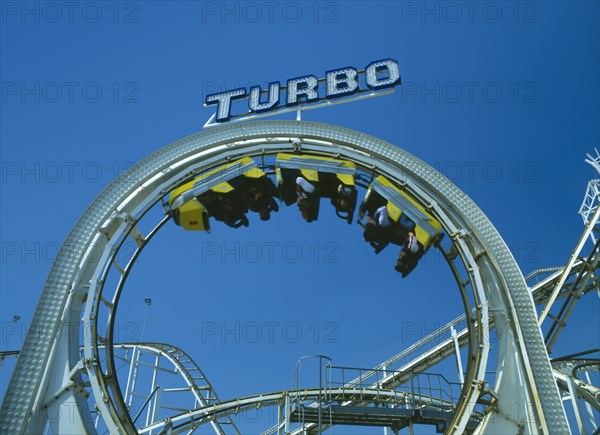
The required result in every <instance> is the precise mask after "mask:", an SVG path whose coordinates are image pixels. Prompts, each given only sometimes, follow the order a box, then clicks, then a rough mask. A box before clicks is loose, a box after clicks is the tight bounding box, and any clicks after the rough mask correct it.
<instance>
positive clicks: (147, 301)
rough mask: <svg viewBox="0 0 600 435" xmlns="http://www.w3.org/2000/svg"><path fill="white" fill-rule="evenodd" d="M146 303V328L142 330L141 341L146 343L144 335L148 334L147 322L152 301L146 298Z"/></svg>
mask: <svg viewBox="0 0 600 435" xmlns="http://www.w3.org/2000/svg"><path fill="white" fill-rule="evenodd" d="M144 302H146V315H145V316H144V327H143V328H142V338H141V339H140V341H144V333H145V332H146V322H147V321H148V311H150V305H152V299H150V298H145V299H144Z"/></svg>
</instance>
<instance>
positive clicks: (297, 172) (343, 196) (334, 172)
mask: <svg viewBox="0 0 600 435" xmlns="http://www.w3.org/2000/svg"><path fill="white" fill-rule="evenodd" d="M275 172H276V177H277V186H278V188H279V192H280V194H279V195H280V199H281V200H282V201H283V202H284V203H285V204H286V205H290V204H293V203H294V202H296V203H298V206H299V208H300V209H301V211H302V214H303V216H304V217H305V219H306V220H307V221H308V222H311V221H314V220H316V219H317V218H318V214H319V204H320V201H319V200H320V198H321V197H324V198H330V199H331V203H332V205H333V206H334V207H335V211H336V214H337V215H338V216H339V217H340V218H342V219H345V220H346V221H348V223H351V222H352V218H353V215H354V210H355V208H356V198H357V192H356V187H355V177H356V165H355V164H354V163H353V162H349V161H346V160H339V159H333V158H331V157H323V156H316V155H307V154H286V153H279V154H277V158H276V160H275ZM298 177H301V178H304V180H306V182H308V183H309V185H310V186H312V188H313V191H312V192H310V194H308V195H306V194H305V196H307V198H301V197H300V196H301V195H302V193H300V192H301V191H302V189H299V187H298V183H297V180H298ZM305 193H306V192H305ZM304 202H309V203H310V204H308V205H307V207H306V208H307V209H306V210H303V207H304V205H303V204H304Z"/></svg>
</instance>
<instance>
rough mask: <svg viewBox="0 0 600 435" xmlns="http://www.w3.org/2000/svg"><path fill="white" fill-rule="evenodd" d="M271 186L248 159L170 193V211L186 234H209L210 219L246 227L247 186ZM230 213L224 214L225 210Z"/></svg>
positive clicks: (221, 168)
mask: <svg viewBox="0 0 600 435" xmlns="http://www.w3.org/2000/svg"><path fill="white" fill-rule="evenodd" d="M253 182H254V183H255V182H258V183H260V184H265V185H268V183H271V184H272V182H271V181H270V180H269V179H268V177H267V176H266V174H265V173H264V172H263V171H262V170H261V169H260V168H259V167H258V166H257V165H256V162H254V160H252V159H251V158H249V157H244V158H242V159H239V160H236V161H235V162H232V163H228V164H226V165H223V166H219V167H218V168H216V169H213V170H211V171H208V172H205V173H203V174H202V175H200V176H199V177H197V178H195V179H193V180H192V181H189V182H187V183H185V184H183V185H181V186H179V187H178V188H176V189H174V190H173V191H172V192H171V195H170V197H169V208H170V210H171V213H172V215H173V219H174V220H175V223H176V224H177V225H180V226H181V227H182V228H183V229H185V230H196V231H210V221H209V219H208V218H209V216H210V217H214V218H215V219H217V220H222V221H224V222H225V223H226V224H228V225H230V226H233V227H238V226H241V225H245V226H247V222H248V220H247V218H246V216H245V213H246V212H247V211H248V207H247V205H246V204H245V203H244V200H243V198H242V196H241V195H242V192H241V191H242V190H243V189H244V188H245V186H246V183H253ZM224 205H226V206H227V210H223V206H224Z"/></svg>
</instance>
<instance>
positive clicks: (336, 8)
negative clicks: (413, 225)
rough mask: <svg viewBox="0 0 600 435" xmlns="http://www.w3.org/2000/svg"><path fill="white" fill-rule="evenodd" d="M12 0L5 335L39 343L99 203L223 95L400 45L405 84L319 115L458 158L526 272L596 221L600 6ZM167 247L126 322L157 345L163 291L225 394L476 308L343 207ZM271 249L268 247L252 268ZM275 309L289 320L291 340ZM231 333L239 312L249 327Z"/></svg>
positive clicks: (6, 19)
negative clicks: (409, 265)
mask: <svg viewBox="0 0 600 435" xmlns="http://www.w3.org/2000/svg"><path fill="white" fill-rule="evenodd" d="M1 8H2V16H1V43H0V44H1V45H0V49H1V65H0V73H1V81H2V94H1V98H2V100H1V105H0V109H1V118H0V139H1V162H2V181H1V184H0V188H1V193H2V195H1V199H0V201H1V205H2V207H1V212H0V213H1V223H2V225H1V230H0V236H1V240H2V263H1V265H2V274H1V278H0V284H1V287H0V318H1V322H2V331H3V332H2V341H1V343H0V349H2V350H6V349H18V348H19V347H20V345H21V341H22V337H23V336H24V331H25V330H26V328H27V325H29V323H30V320H31V316H32V314H33V311H34V309H35V305H36V301H37V299H38V297H39V294H40V291H41V289H42V287H43V285H44V281H45V278H46V276H47V274H48V272H49V270H50V267H51V263H52V259H53V258H54V256H55V254H56V251H57V249H58V247H59V246H60V244H61V243H62V241H63V240H64V238H65V237H66V235H67V234H68V232H69V230H70V229H71V227H72V226H73V225H74V223H75V221H76V220H77V218H78V217H79V216H80V214H81V213H82V212H83V210H84V209H85V207H87V205H88V204H89V203H90V202H91V201H92V200H93V199H94V198H95V197H96V196H97V195H98V193H99V192H100V191H101V190H102V189H103V188H104V187H105V186H106V185H108V184H109V183H110V182H111V181H112V180H113V179H114V178H115V176H116V175H117V174H118V173H120V172H122V171H123V170H125V169H127V168H128V167H129V166H130V165H131V164H132V163H134V162H137V161H139V160H140V159H142V158H144V157H145V156H147V155H149V154H151V153H152V152H154V151H156V150H158V149H160V148H162V147H163V146H165V145H167V144H169V143H171V142H173V141H175V140H177V139H179V138H182V137H185V136H188V135H190V134H193V133H196V132H198V131H201V130H202V126H203V124H204V122H205V121H206V120H207V119H208V118H209V117H210V115H211V114H212V113H213V109H212V108H204V107H203V102H204V98H205V96H206V95H207V94H209V93H212V92H215V91H220V90H226V89H232V88H236V87H240V86H242V87H244V86H245V87H248V86H250V85H251V84H256V83H259V84H264V83H267V82H270V81H281V82H284V81H285V80H287V79H289V78H292V77H297V76H302V75H306V74H314V75H316V76H318V77H323V76H324V74H325V72H326V71H328V70H331V69H335V68H341V67H345V66H349V65H351V66H354V67H356V68H359V69H362V68H364V67H365V66H366V65H367V64H368V63H370V62H371V61H374V60H378V59H383V58H393V59H396V60H397V61H398V63H399V65H400V72H401V76H402V82H403V84H402V86H400V87H399V88H397V91H396V93H395V94H394V95H391V96H386V97H382V98H377V99H373V100H369V101H363V102H355V103H352V104H347V105H341V106H337V107H334V108H325V109H321V110H316V111H310V112H307V113H305V114H304V119H306V120H310V121H319V122H325V123H331V124H335V125H340V126H343V127H347V128H351V129H354V130H357V131H361V132H365V133H368V134H371V135H374V136H377V137H379V138H382V139H384V140H387V141H389V142H391V143H393V144H395V145H397V146H399V147H401V148H403V149H405V150H407V151H409V152H411V153H412V154H414V155H416V156H417V157H419V158H420V159H422V160H424V161H425V162H427V163H429V164H430V165H432V166H433V167H435V168H437V169H439V170H440V171H441V172H442V173H444V174H445V175H447V176H448V177H449V178H450V179H451V180H452V181H454V182H455V183H456V184H457V185H458V186H459V187H460V188H461V189H462V190H463V191H464V192H465V193H467V194H468V195H469V196H470V197H471V198H472V199H473V200H474V201H475V202H476V203H477V204H478V205H479V206H480V207H481V209H482V210H483V211H484V212H485V213H486V214H487V215H488V217H489V218H490V220H491V221H492V222H493V223H494V225H495V226H496V227H497V229H498V230H499V232H500V234H501V235H502V236H503V237H504V239H505V241H506V243H507V244H508V246H509V247H510V248H511V249H512V250H513V253H514V255H515V258H516V259H517V261H518V262H519V264H520V266H521V267H522V270H523V272H524V273H525V274H526V273H528V272H530V271H532V270H534V269H536V268H538V267H548V266H557V265H562V264H564V263H565V262H566V261H567V259H568V256H569V255H570V253H571V251H572V249H573V247H574V246H575V244H576V242H577V240H578V239H579V237H580V235H581V233H582V231H583V225H582V222H581V218H580V216H579V215H578V214H577V211H578V209H579V206H580V203H581V200H582V198H583V194H584V192H585V188H586V184H587V182H588V181H589V180H590V179H591V178H594V177H597V175H598V174H596V173H595V171H594V170H593V169H592V168H591V167H590V166H588V165H587V164H585V163H584V158H585V155H586V153H592V152H593V150H594V147H598V146H600V140H599V139H600V132H599V126H598V119H600V98H599V96H600V90H599V80H598V77H600V61H599V59H600V56H599V55H600V42H599V41H600V38H599V36H600V35H599V20H600V6H599V3H598V2H511V3H508V2H506V3H505V2H501V3H498V2H474V3H473V5H472V6H469V7H467V6H465V5H464V4H463V3H462V2H450V3H441V2H430V3H422V2H392V1H389V2H359V1H356V2H277V4H276V5H274V4H271V3H269V2H250V3H242V2H227V3H223V2H170V3H166V2H124V3H103V2H98V3H97V2H81V3H77V5H76V6H73V9H69V8H70V6H65V5H64V4H62V3H41V2H30V3H22V2H2V3H1ZM292 117H293V115H287V116H286V115H282V116H280V118H282V119H291V118H292ZM154 243H155V244H154V245H151V246H150V247H149V248H148V250H147V252H145V253H144V256H143V258H141V260H140V264H139V268H136V269H135V271H134V273H133V274H132V276H131V279H130V281H129V283H128V288H127V289H126V294H125V295H124V297H123V302H122V307H121V308H120V311H119V315H118V319H119V322H120V325H121V326H120V328H121V330H120V331H119V333H120V334H121V336H122V337H124V339H139V335H140V329H141V326H140V325H141V324H142V323H143V319H144V313H145V308H146V307H145V304H144V302H143V299H144V298H145V297H151V298H152V299H153V305H152V307H151V309H150V313H149V320H148V325H147V329H146V332H145V338H146V339H148V340H153V341H164V342H170V343H173V344H176V345H178V346H180V347H182V348H184V349H185V350H186V351H187V352H188V353H190V354H191V355H192V356H193V357H195V358H196V359H197V361H198V362H199V364H200V366H201V367H202V368H203V369H204V370H205V371H206V372H207V375H208V376H209V377H210V379H211V380H212V382H213V383H214V384H215V387H216V388H217V391H218V392H219V394H220V395H221V396H222V397H229V398H232V397H236V396H238V395H247V394H253V393H258V392H267V391H274V390H281V389H286V388H290V387H291V379H292V373H293V368H294V364H295V362H296V360H297V359H298V358H300V357H301V356H303V355H306V354H315V353H322V354H325V355H328V356H330V357H332V358H333V359H334V363H336V364H339V365H347V366H361V367H367V366H372V365H375V364H377V363H379V362H381V361H383V360H385V359H386V358H388V357H390V356H392V355H394V354H395V353H397V352H399V351H400V350H402V349H403V348H405V347H407V346H408V345H410V344H411V343H412V342H414V341H415V340H416V339H418V338H420V336H421V335H425V334H426V333H427V332H430V331H432V330H433V329H435V328H436V327H437V326H440V325H442V324H444V323H445V322H447V321H448V320H450V319H452V318H454V317H456V316H457V315H458V314H460V310H461V303H460V300H459V297H458V293H457V292H456V290H455V287H454V285H453V284H452V281H451V279H452V278H451V276H450V273H449V271H448V270H447V268H446V267H444V266H443V265H442V264H441V263H440V262H439V260H438V261H436V259H435V258H432V259H431V261H427V262H426V263H425V264H422V265H421V266H419V268H417V270H415V272H414V273H413V274H412V275H411V276H410V277H409V278H407V279H405V280H402V279H401V278H400V277H399V275H398V274H396V273H395V272H394V270H393V268H392V265H393V261H394V258H395V256H396V255H397V252H396V250H395V249H393V248H388V249H386V250H385V251H384V252H383V253H381V254H380V255H378V256H377V257H376V256H374V255H373V254H372V252H371V251H370V249H369V248H368V246H367V245H366V244H365V243H364V242H363V240H362V237H361V233H360V231H359V228H358V227H357V226H356V225H352V226H348V225H346V224H344V223H343V222H342V221H340V220H336V219H334V217H332V216H331V215H326V214H322V216H321V218H320V219H319V221H318V222H316V223H313V224H306V223H304V222H303V221H302V220H301V219H300V217H299V215H298V213H297V211H296V210H295V209H292V208H290V209H289V210H288V209H286V208H285V207H282V211H281V212H280V213H279V214H277V215H274V216H273V218H272V219H271V221H269V222H266V223H264V222H260V221H258V219H252V220H251V224H250V227H249V228H248V229H239V230H235V231H234V230H229V229H228V228H226V227H224V226H222V225H219V224H217V225H215V226H214V231H213V233H212V234H211V235H210V236H209V235H205V234H191V233H186V232H183V231H181V229H180V228H177V227H175V226H174V225H172V224H171V225H168V227H167V228H165V230H163V231H162V232H161V233H159V236H157V239H156V240H155V242H154ZM265 243H266V244H267V245H265ZM269 243H271V244H273V245H271V246H276V247H275V251H274V253H273V254H274V257H273V261H268V260H267V259H266V254H267V246H269V245H268V244H269ZM277 243H279V244H278V245H275V244H277ZM256 246H259V247H260V249H262V251H261V253H262V255H263V256H262V257H261V260H259V261H257V262H253V261H251V260H249V258H248V255H252V254H248V253H249V252H250V251H249V249H253V248H255V247H256ZM286 246H293V249H296V248H298V249H299V250H300V252H301V253H302V257H301V258H299V259H298V260H297V261H296V260H294V257H293V254H291V253H290V252H287V251H285V250H284V247H286ZM215 249H216V250H217V251H218V252H216V253H214V254H212V253H213V252H214V250H215ZM227 249H229V250H233V251H236V250H237V252H239V253H240V259H239V261H237V259H236V257H235V255H231V254H225V253H224V252H225V251H226V250H227ZM290 249H291V248H290ZM588 249H589V247H588ZM244 250H246V251H244ZM244 253H245V254H244ZM329 260H331V261H329ZM428 260H429V259H428ZM599 309H600V306H599V303H598V298H595V297H593V296H591V295H590V296H588V297H587V298H586V302H584V303H580V304H579V305H578V306H577V308H576V311H575V314H574V317H573V318H572V321H571V322H570V323H569V326H568V328H567V329H566V331H565V332H564V333H563V337H562V338H563V339H562V340H561V341H559V344H558V345H557V346H556V348H555V349H556V350H555V352H554V354H555V355H557V356H558V355H563V354H568V353H572V352H576V351H579V350H583V349H589V348H592V347H598V345H599V342H600V338H599V333H598V330H599V328H598V326H599V325H598V323H599V320H598V312H599ZM14 315H19V316H20V317H21V319H20V320H19V321H18V322H17V323H16V324H13V316H14ZM131 323H133V324H135V325H137V326H136V327H135V328H137V329H135V328H134V329H131V328H130V324H131ZM255 323H256V324H259V325H262V326H261V328H262V330H261V332H262V333H263V335H262V338H261V339H260V340H258V341H257V342H252V341H253V340H248V337H247V336H246V337H244V335H243V334H242V333H241V331H242V330H243V328H244V327H246V328H249V327H251V326H248V325H253V324H255ZM266 324H272V325H275V324H277V326H276V329H275V330H274V338H273V340H270V339H268V338H267V332H268V329H267V327H265V325H266ZM289 325H292V326H289ZM213 327H217V328H218V330H219V332H222V331H223V330H224V329H228V328H233V330H236V328H240V335H239V336H237V338H239V340H237V339H236V334H235V333H233V334H229V335H228V334H225V335H224V337H223V336H222V335H220V334H218V333H217V334H208V331H211V329H210V328H213ZM285 327H288V328H294V330H299V331H300V332H301V337H300V338H299V339H297V340H296V339H291V338H290V336H289V335H286V333H284V328H285ZM415 327H416V329H417V330H418V332H416V333H413V332H412V331H414V330H415ZM246 331H247V332H248V331H249V329H246ZM287 332H290V333H291V329H290V330H288V331H287ZM317 332H318V334H317ZM9 366H10V363H8V362H7V363H5V366H4V367H3V372H2V374H1V376H2V377H1V379H0V391H2V392H3V391H4V389H5V388H6V383H7V382H8V379H7V376H6V375H5V373H6V371H8V369H9ZM374 433H375V432H374ZM376 433H379V432H376Z"/></svg>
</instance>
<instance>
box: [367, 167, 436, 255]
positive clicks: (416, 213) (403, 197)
mask: <svg viewBox="0 0 600 435" xmlns="http://www.w3.org/2000/svg"><path fill="white" fill-rule="evenodd" d="M383 205H385V207H386V209H387V214H388V217H389V219H390V221H391V224H392V225H391V228H392V231H394V230H398V231H396V232H395V234H396V235H397V234H398V233H400V234H402V233H403V232H404V233H405V234H407V233H408V231H412V232H413V233H414V234H415V235H416V237H417V240H418V241H419V243H421V244H422V245H423V247H424V250H423V252H425V251H427V249H429V247H430V246H431V245H432V244H433V243H434V241H435V240H436V238H438V237H439V234H440V231H441V229H442V225H441V224H440V222H439V221H438V220H437V219H436V218H434V217H433V216H432V215H431V213H429V212H428V211H427V210H426V209H425V208H424V207H423V206H422V205H421V204H419V203H418V202H417V201H415V200H414V199H413V198H412V197H411V196H409V195H408V194H407V193H406V192H405V191H403V190H401V189H399V188H398V187H396V185H394V184H393V183H392V182H391V181H390V180H388V179H387V178H385V177H384V176H382V175H380V176H378V177H376V178H375V179H374V180H373V181H372V182H371V184H370V185H369V188H368V190H367V194H366V195H365V199H364V200H363V203H362V204H361V206H360V213H361V214H364V213H368V214H373V212H374V210H376V209H377V208H379V207H381V206H383ZM399 239H400V240H398V238H397V237H396V239H394V238H392V239H391V240H390V241H391V242H392V243H396V244H400V245H401V244H402V243H403V241H402V237H399Z"/></svg>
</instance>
